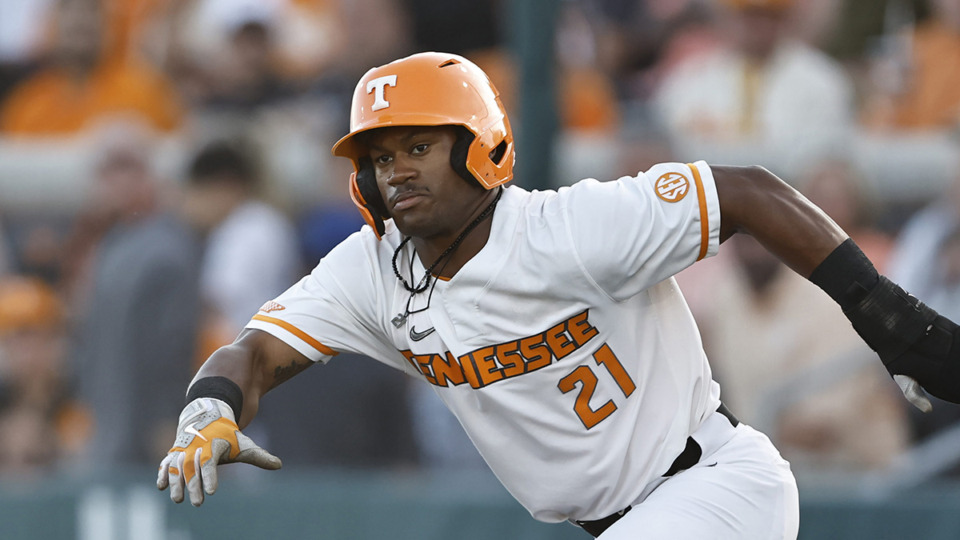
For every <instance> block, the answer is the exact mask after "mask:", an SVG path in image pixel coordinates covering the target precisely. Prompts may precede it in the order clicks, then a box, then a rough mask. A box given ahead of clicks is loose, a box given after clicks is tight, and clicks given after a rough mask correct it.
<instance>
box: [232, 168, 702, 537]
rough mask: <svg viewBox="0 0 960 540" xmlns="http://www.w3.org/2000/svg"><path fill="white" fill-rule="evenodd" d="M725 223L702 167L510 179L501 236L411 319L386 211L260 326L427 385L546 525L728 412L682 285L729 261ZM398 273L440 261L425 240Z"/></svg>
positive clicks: (424, 297)
mask: <svg viewBox="0 0 960 540" xmlns="http://www.w3.org/2000/svg"><path fill="white" fill-rule="evenodd" d="M719 231H720V209H719V205H718V201H717V194H716V188H715V186H714V181H713V175H712V173H711V170H710V168H709V167H708V166H707V165H706V163H703V162H698V163H695V164H692V165H685V164H676V163H672V164H661V165H657V166H654V167H653V168H652V169H650V170H649V171H647V172H646V173H641V174H639V175H638V176H636V177H623V178H620V179H619V180H616V181H611V182H598V181H596V180H592V179H590V180H584V181H581V182H578V183H577V184H575V185H573V186H571V187H567V188H561V189H560V190H559V191H556V192H554V191H544V192H536V191H535V192H528V191H525V190H523V189H521V188H518V187H509V188H506V189H505V191H504V193H503V196H502V197H501V200H500V202H499V204H498V205H497V207H496V211H495V212H494V214H493V217H492V224H491V231H490V237H489V239H488V240H487V242H486V245H485V246H484V247H483V248H482V249H481V250H480V252H479V253H478V254H477V255H476V256H474V257H473V258H472V259H471V260H470V261H469V262H467V263H466V264H465V265H464V266H463V267H462V268H461V269H460V270H459V271H458V272H457V273H456V275H455V276H454V277H453V278H451V279H449V280H438V281H437V282H436V284H435V288H434V289H433V290H432V293H431V292H430V290H429V289H428V290H427V291H425V292H422V293H419V294H416V295H414V296H413V298H412V301H410V311H411V312H412V313H411V314H410V315H409V317H408V318H407V320H406V321H405V322H404V323H403V324H402V325H401V326H399V327H397V326H395V325H394V324H392V322H391V320H392V319H394V318H395V317H396V316H397V315H398V314H402V313H404V311H405V309H406V307H407V303H408V300H411V295H410V293H409V292H408V291H407V290H406V289H404V287H403V285H402V284H401V283H400V281H399V280H398V279H397V278H396V277H395V275H394V272H393V268H392V265H391V259H392V257H393V255H394V251H395V249H396V248H397V246H398V245H399V243H400V241H401V240H402V235H401V233H400V232H399V231H398V230H397V229H396V228H395V227H394V226H393V224H392V223H391V222H389V221H388V222H387V229H386V234H385V235H384V236H383V238H382V240H377V238H376V236H375V235H374V234H373V231H372V230H371V229H370V228H369V227H364V229H363V230H361V231H360V232H358V233H355V234H354V235H352V236H351V237H350V238H348V239H347V240H345V241H344V242H343V243H342V244H340V245H339V246H338V247H337V248H335V249H334V250H333V251H331V252H330V254H329V255H328V256H327V257H325V258H324V259H323V260H321V261H320V263H319V264H318V265H317V267H316V268H315V269H314V270H313V272H312V273H311V274H310V275H309V276H307V277H305V278H303V279H302V280H301V281H300V282H299V283H297V284H296V285H294V286H293V287H291V288H290V289H289V290H288V291H286V292H285V293H283V294H282V295H281V296H279V297H278V298H276V299H275V300H274V301H271V302H268V303H267V304H266V305H264V307H263V308H262V309H261V311H260V312H259V313H258V314H257V315H256V316H255V317H254V319H253V320H252V321H251V322H250V323H249V325H248V327H249V328H256V329H259V330H264V331H266V332H269V333H271V334H273V335H274V336H276V337H278V338H280V339H281V340H283V341H285V342H286V343H288V344H290V345H291V346H293V347H294V348H295V349H297V350H298V351H300V352H301V353H303V354H304V355H306V356H307V357H309V358H311V359H312V360H315V361H324V362H325V361H327V360H329V359H330V358H331V357H332V356H334V355H335V354H336V353H337V352H340V351H344V352H346V351H349V352H356V353H361V354H364V355H368V356H370V357H373V358H376V359H378V360H380V361H382V362H384V363H386V364H389V365H391V366H393V367H395V368H398V369H400V370H403V371H405V372H407V373H408V374H410V375H412V376H414V377H416V378H419V379H423V380H424V381H426V382H427V383H429V384H431V385H433V387H434V388H435V389H436V392H437V393H438V394H439V395H440V397H441V398H442V400H443V401H444V402H445V403H446V405H447V406H448V407H449V408H450V409H451V410H452V411H453V413H454V414H455V415H456V416H457V418H458V419H459V420H460V422H461V424H462V425H463V427H464V428H465V429H466V431H467V433H468V434H469V436H470V438H471V439H472V440H473V442H474V444H476V446H477V448H478V449H479V451H480V453H481V454H482V455H483V457H484V459H485V460H486V461H487V463H488V464H489V466H490V468H491V469H492V470H493V472H494V473H495V474H496V475H497V477H498V478H499V479H500V481H501V482H502V483H503V484H504V486H505V487H506V488H507V489H508V490H509V491H510V493H512V494H513V496H514V497H516V499H517V500H518V501H520V503H521V504H523V505H524V506H525V507H526V508H527V510H529V511H530V513H531V514H532V515H533V517H535V518H537V519H539V520H543V521H562V520H565V519H597V518H600V517H603V516H606V515H608V514H611V513H613V512H615V511H617V510H620V509H622V508H623V507H625V506H627V505H628V504H630V503H631V502H632V501H634V500H635V499H636V498H637V496H638V495H639V494H640V493H641V491H642V490H643V488H644V486H646V485H647V484H648V483H650V482H651V481H653V480H655V479H657V478H659V477H661V476H662V475H663V473H664V472H665V471H666V470H667V469H668V468H669V467H670V465H671V463H672V462H673V460H674V459H675V458H676V457H677V455H678V454H680V452H681V451H682V450H683V449H684V446H685V444H686V440H687V437H688V436H689V435H690V434H691V433H692V432H693V431H694V430H695V429H696V428H697V427H698V426H699V425H700V423H701V422H702V421H703V419H704V418H705V417H706V416H707V415H709V414H710V413H712V412H713V411H715V410H716V409H717V407H718V405H719V394H720V390H719V387H718V386H717V384H716V383H715V382H713V380H712V377H711V373H710V368H709V366H708V364H707V361H706V358H705V355H704V352H703V348H702V345H701V342H700V337H699V332H698V330H697V327H696V324H695V322H694V320H693V317H692V316H691V314H690V312H689V310H688V308H687V305H686V303H685V301H684V299H683V297H682V295H681V294H680V291H679V290H678V288H677V285H676V283H675V282H674V280H673V279H672V278H671V276H672V275H673V274H675V273H677V272H679V271H680V270H682V269H683V268H685V267H687V266H689V265H690V264H692V263H693V262H694V261H696V260H698V259H701V258H703V257H705V256H709V255H713V254H714V253H716V251H717V249H718V246H719ZM398 267H399V268H400V270H401V272H402V273H403V275H404V276H405V277H406V279H407V281H408V282H412V283H416V282H417V281H419V280H420V277H421V276H423V273H424V271H425V269H424V265H422V264H421V262H420V261H419V260H418V258H417V257H416V255H415V253H414V249H413V245H412V244H409V243H408V244H407V245H406V246H404V249H403V252H402V253H401V254H400V257H399V259H398ZM411 268H412V278H411V274H410V271H411ZM421 309H422V311H420V310H421Z"/></svg>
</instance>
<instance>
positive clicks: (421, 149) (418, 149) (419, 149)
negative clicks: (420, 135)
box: [410, 143, 430, 155]
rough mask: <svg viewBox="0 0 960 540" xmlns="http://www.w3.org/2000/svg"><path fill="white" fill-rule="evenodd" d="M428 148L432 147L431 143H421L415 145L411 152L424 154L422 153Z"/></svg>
mask: <svg viewBox="0 0 960 540" xmlns="http://www.w3.org/2000/svg"><path fill="white" fill-rule="evenodd" d="M428 148H430V145H429V144H427V143H420V144H418V145H416V146H414V147H413V151H412V152H410V153H411V154H414V155H416V154H422V153H424V152H426V151H427V149H428Z"/></svg>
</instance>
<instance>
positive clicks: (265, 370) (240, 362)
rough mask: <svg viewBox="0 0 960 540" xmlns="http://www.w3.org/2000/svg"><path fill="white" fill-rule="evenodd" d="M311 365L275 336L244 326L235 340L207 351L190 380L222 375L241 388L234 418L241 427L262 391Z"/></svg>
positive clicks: (256, 406) (247, 420) (262, 393)
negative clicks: (212, 351) (241, 394)
mask: <svg viewBox="0 0 960 540" xmlns="http://www.w3.org/2000/svg"><path fill="white" fill-rule="evenodd" d="M311 365H313V362H311V361H310V360H309V359H308V358H306V357H305V356H303V355H301V354H300V353H298V352H297V351H296V350H294V349H293V348H292V347H290V346H289V345H287V344H285V343H283V342H282V341H280V340H279V339H277V338H275V337H273V336H270V335H269V334H266V333H264V332H260V331H256V330H245V331H244V332H243V333H242V334H240V337H238V338H237V340H236V341H234V342H233V343H231V344H230V345H227V346H225V347H221V348H220V349H217V351H216V352H214V353H213V354H212V355H210V357H209V358H208V359H207V361H206V362H204V364H203V366H201V368H200V370H199V371H198V372H197V375H196V377H194V381H197V380H199V379H202V378H205V377H226V378H227V379H230V380H231V381H233V382H234V383H236V384H237V386H239V387H240V390H241V391H242V392H243V409H242V412H241V414H240V417H239V418H238V419H237V424H238V425H239V426H240V427H241V428H243V427H245V426H246V425H247V424H249V423H250V422H251V421H252V420H253V418H254V417H255V416H256V414H257V410H258V409H259V406H260V398H261V397H263V395H264V394H266V393H267V392H268V391H269V390H271V389H273V388H275V387H276V386H277V385H279V384H281V383H282V382H284V381H286V380H288V379H290V378H291V377H293V376H294V375H296V374H297V373H300V372H301V371H303V370H304V369H306V368H308V367H310V366H311Z"/></svg>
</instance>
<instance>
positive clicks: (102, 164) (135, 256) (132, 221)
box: [76, 128, 199, 467]
mask: <svg viewBox="0 0 960 540" xmlns="http://www.w3.org/2000/svg"><path fill="white" fill-rule="evenodd" d="M151 142H152V141H151V140H150V138H149V137H147V136H145V135H144V134H142V133H139V132H136V131H132V130H130V129H126V128H123V129H121V128H117V129H116V130H115V131H110V132H109V133H108V134H107V135H106V136H105V140H104V142H103V143H102V150H101V155H100V158H99V166H98V169H97V177H96V183H95V185H94V188H93V193H92V194H91V197H90V199H89V204H91V205H92V206H93V208H92V209H91V211H92V212H93V213H95V214H97V215H99V216H101V219H102V220H103V222H104V223H106V224H108V226H107V228H106V233H105V235H104V236H103V238H102V240H100V242H99V243H98V244H97V245H96V247H95V253H94V259H93V265H92V271H91V283H90V287H91V290H90V292H89V300H88V302H87V303H86V304H85V305H84V306H83V313H82V321H81V325H80V326H79V327H78V330H77V336H76V337H77V340H78V343H77V366H76V377H77V379H78V384H79V389H80V397H81V398H82V399H83V401H84V402H85V403H87V404H88V405H89V406H90V407H91V409H92V411H93V414H94V419H95V422H96V427H95V432H94V435H93V437H92V438H91V439H90V443H89V447H88V449H87V451H88V454H89V459H90V464H91V465H93V466H110V467H112V466H116V465H121V466H122V465H130V464H143V463H151V462H153V461H155V459H156V456H158V455H162V454H163V452H164V451H166V449H167V447H168V445H169V440H170V437H172V436H173V434H174V431H175V427H176V417H177V414H178V413H177V410H178V409H179V408H180V407H181V406H182V401H183V391H184V390H183V389H184V388H186V385H187V383H189V381H190V378H191V376H192V374H193V371H192V361H193V358H194V352H195V346H196V327H197V314H198V313H199V294H198V272H199V271H198V268H199V253H198V247H197V244H196V241H195V238H194V236H193V235H192V234H191V233H190V231H189V230H188V229H187V228H186V227H185V226H184V225H183V224H182V223H180V222H179V221H177V220H176V219H175V218H174V216H172V215H170V214H169V213H168V212H167V210H166V209H165V208H164V207H163V205H162V204H161V189H160V183H159V180H158V178H157V177H156V176H155V172H154V170H153V166H154V164H153V162H152V155H151V151H152V149H153V148H152V146H151ZM145 395H149V396H151V399H149V400H144V399H142V397H143V396H145Z"/></svg>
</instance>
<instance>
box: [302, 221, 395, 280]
mask: <svg viewBox="0 0 960 540" xmlns="http://www.w3.org/2000/svg"><path fill="white" fill-rule="evenodd" d="M385 229H386V231H385V232H384V234H383V236H382V238H379V239H378V238H377V235H376V233H375V232H374V231H373V229H372V228H371V227H370V226H369V225H363V227H361V228H360V229H359V230H357V231H355V232H354V233H352V234H351V235H350V236H348V237H346V238H345V239H343V241H341V242H340V243H339V244H337V245H336V246H334V247H333V249H331V250H330V252H329V253H327V254H326V255H325V256H324V257H323V258H322V259H320V261H319V263H318V266H322V267H326V268H328V269H329V270H332V271H338V270H339V271H342V272H359V271H360V269H361V268H366V267H371V268H376V267H379V262H380V261H381V260H383V258H384V257H386V258H387V259H388V260H389V258H390V257H391V256H392V254H393V251H394V250H395V249H396V248H397V246H398V245H400V242H401V241H402V240H403V237H402V235H401V234H400V231H399V230H397V228H396V227H395V226H394V224H393V221H392V220H387V221H386V223H385Z"/></svg>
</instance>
